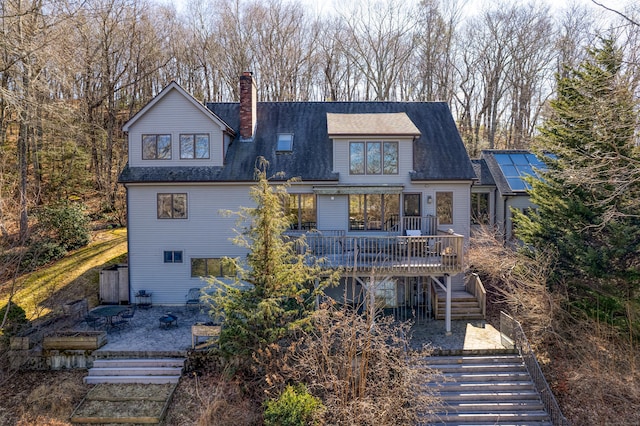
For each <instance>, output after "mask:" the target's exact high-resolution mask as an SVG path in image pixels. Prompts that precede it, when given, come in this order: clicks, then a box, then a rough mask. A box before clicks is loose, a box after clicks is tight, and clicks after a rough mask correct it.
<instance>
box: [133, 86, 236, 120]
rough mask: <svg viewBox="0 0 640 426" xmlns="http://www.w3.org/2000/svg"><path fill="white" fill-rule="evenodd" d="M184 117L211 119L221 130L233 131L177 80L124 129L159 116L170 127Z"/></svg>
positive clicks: (138, 113)
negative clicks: (165, 120) (166, 120)
mask: <svg viewBox="0 0 640 426" xmlns="http://www.w3.org/2000/svg"><path fill="white" fill-rule="evenodd" d="M172 113H173V114H172ZM192 115H193V116H192ZM184 117H191V120H209V121H210V122H211V125H215V126H216V127H218V128H220V130H222V131H229V132H232V130H231V128H230V127H229V126H228V125H227V124H226V123H225V122H224V121H222V120H221V119H220V118H219V117H217V116H216V115H215V114H214V113H213V112H211V110H209V109H208V108H206V107H205V106H204V105H202V104H201V103H199V102H198V101H197V100H196V99H195V98H194V97H193V96H191V95H189V94H188V93H187V92H185V91H184V89H182V88H181V87H180V85H178V84H177V83H175V82H172V83H171V84H169V85H168V86H167V87H165V88H164V89H163V90H162V91H161V92H160V93H159V94H158V95H157V96H155V97H154V98H153V99H152V100H151V101H150V102H149V103H147V105H145V106H144V107H143V108H142V109H141V110H140V111H138V112H137V113H136V114H135V115H134V116H133V117H132V118H131V119H130V120H129V121H127V122H126V123H125V124H124V125H123V126H122V130H123V131H125V132H129V131H131V130H132V129H133V128H134V127H135V126H136V125H137V124H138V123H139V122H141V121H146V120H152V121H154V122H157V120H158V119H159V118H160V119H168V120H169V122H166V123H162V124H163V125H164V126H166V127H169V126H170V125H176V124H179V123H180V120H182V119H183V118H184Z"/></svg>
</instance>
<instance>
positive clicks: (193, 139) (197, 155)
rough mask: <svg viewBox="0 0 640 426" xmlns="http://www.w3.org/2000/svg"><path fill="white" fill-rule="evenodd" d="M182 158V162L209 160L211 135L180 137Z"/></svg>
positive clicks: (186, 135)
mask: <svg viewBox="0 0 640 426" xmlns="http://www.w3.org/2000/svg"><path fill="white" fill-rule="evenodd" d="M180 158H181V159H182V160H193V159H201V158H209V135H207V134H184V135H180Z"/></svg>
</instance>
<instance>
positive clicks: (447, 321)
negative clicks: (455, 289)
mask: <svg viewBox="0 0 640 426" xmlns="http://www.w3.org/2000/svg"><path fill="white" fill-rule="evenodd" d="M444 278H445V280H446V284H447V300H446V305H445V316H444V318H445V319H444V324H445V329H446V334H447V336H451V276H450V275H449V274H445V276H444Z"/></svg>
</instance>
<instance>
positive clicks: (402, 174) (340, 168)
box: [333, 137, 413, 185]
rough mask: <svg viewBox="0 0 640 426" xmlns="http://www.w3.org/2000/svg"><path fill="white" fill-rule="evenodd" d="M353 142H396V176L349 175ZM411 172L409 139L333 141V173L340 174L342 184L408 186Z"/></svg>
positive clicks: (411, 160) (411, 146) (411, 149)
mask: <svg viewBox="0 0 640 426" xmlns="http://www.w3.org/2000/svg"><path fill="white" fill-rule="evenodd" d="M352 141H353V142H355V141H383V142H398V174H393V175H383V174H380V175H351V174H349V142H352ZM411 170H413V142H412V140H411V139H397V138H375V137H370V138H365V139H358V138H351V139H334V141H333V171H335V172H338V173H339V174H340V183H343V184H375V183H384V184H405V185H406V184H409V182H410V179H409V172H410V171H411Z"/></svg>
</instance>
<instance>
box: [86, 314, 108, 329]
mask: <svg viewBox="0 0 640 426" xmlns="http://www.w3.org/2000/svg"><path fill="white" fill-rule="evenodd" d="M84 322H86V323H87V325H88V326H89V327H91V328H93V329H94V330H97V329H99V328H100V327H102V326H103V325H104V323H105V321H104V318H102V317H95V316H93V315H85V317H84Z"/></svg>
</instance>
